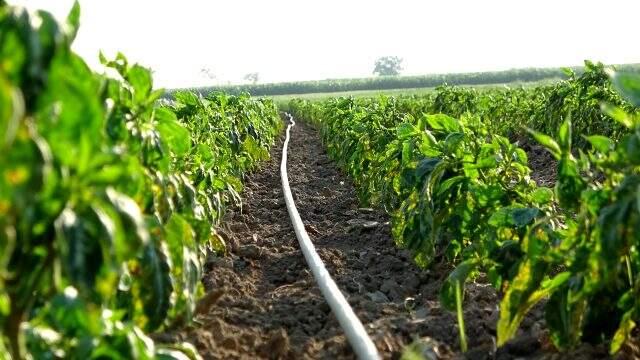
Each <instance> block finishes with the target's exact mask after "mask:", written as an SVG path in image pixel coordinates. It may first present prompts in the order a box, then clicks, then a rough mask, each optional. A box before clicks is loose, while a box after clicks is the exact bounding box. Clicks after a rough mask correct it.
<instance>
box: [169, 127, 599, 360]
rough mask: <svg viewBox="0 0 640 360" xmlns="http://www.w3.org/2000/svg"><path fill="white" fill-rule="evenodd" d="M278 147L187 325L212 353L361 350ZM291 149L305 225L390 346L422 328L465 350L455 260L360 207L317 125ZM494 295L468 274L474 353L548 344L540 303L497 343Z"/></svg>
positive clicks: (289, 354) (298, 130)
mask: <svg viewBox="0 0 640 360" xmlns="http://www.w3.org/2000/svg"><path fill="white" fill-rule="evenodd" d="M281 148H282V139H280V141H279V143H278V144H276V146H275V147H274V150H273V152H272V159H271V160H270V161H269V162H268V163H266V164H265V165H264V167H262V168H261V169H260V170H259V171H257V172H256V173H254V174H252V175H250V176H249V178H248V179H247V181H246V183H245V185H246V187H245V190H244V193H243V199H244V200H243V201H244V203H243V207H242V210H241V211H240V209H236V210H234V211H230V213H229V214H228V216H227V218H226V221H225V224H226V225H225V226H226V228H225V229H224V230H223V236H224V237H225V239H226V240H227V242H228V245H229V247H230V249H231V251H230V254H229V255H228V256H226V257H224V258H212V259H210V261H209V262H208V264H207V272H206V274H205V276H204V279H203V282H204V284H205V288H206V290H207V291H208V292H209V293H208V294H209V295H208V296H209V297H210V298H211V299H212V301H211V303H210V304H209V305H210V306H208V307H209V308H208V309H205V310H204V311H203V310H202V309H200V310H201V311H202V312H204V315H199V316H198V317H197V321H198V323H200V324H201V325H200V326H199V327H197V328H196V329H193V330H190V331H186V332H183V333H181V334H180V335H179V336H180V337H181V338H183V339H185V340H188V341H191V342H192V343H194V344H195V345H196V347H197V348H198V350H199V351H200V353H201V354H202V356H203V357H204V358H205V359H255V358H270V359H278V358H281V359H307V358H308V359H352V358H354V354H353V352H352V350H351V348H350V347H349V345H348V343H347V342H346V339H345V337H344V336H343V334H342V330H341V329H340V327H339V325H338V322H337V320H336V319H335V317H334V316H333V315H332V314H331V312H330V309H329V307H328V305H327V304H326V303H325V301H324V300H323V298H322V297H321V295H320V292H319V290H318V289H317V288H316V285H315V282H314V280H313V278H312V276H311V274H310V272H309V271H308V270H307V266H306V263H305V261H304V257H303V255H302V253H301V251H300V250H299V246H298V242H297V240H296V238H295V234H294V232H293V228H292V227H291V225H290V222H289V217H288V214H287V210H286V207H285V204H284V199H283V197H282V191H281V184H280V178H279V164H280V158H281V153H280V152H281ZM289 149H290V150H289V164H288V171H289V177H290V182H291V188H292V191H293V194H294V199H295V201H296V205H297V207H298V210H299V212H300V215H301V217H302V219H303V221H304V222H305V225H306V227H307V231H308V233H309V235H310V237H311V239H312V241H313V242H314V243H315V245H316V247H317V250H318V253H319V254H320V257H321V258H322V259H323V261H324V262H325V264H326V266H327V269H328V270H329V272H330V273H331V274H332V276H333V277H334V279H335V280H336V282H337V283H338V286H339V287H340V289H341V290H342V291H343V293H344V294H345V296H346V297H347V300H348V301H349V303H350V304H351V306H352V307H353V308H354V310H355V312H356V314H357V315H358V316H359V318H360V319H361V321H362V322H363V323H364V325H365V328H366V329H367V331H368V332H369V334H370V335H371V337H372V339H373V341H374V343H375V344H376V347H377V348H378V350H379V351H380V352H381V354H382V355H383V357H384V358H399V357H400V356H401V354H402V351H403V349H404V348H405V346H407V345H408V344H410V343H411V342H412V341H414V340H415V339H421V342H420V343H421V348H422V353H423V354H424V355H427V356H434V357H438V358H455V357H460V355H459V354H460V353H459V350H458V329H457V325H456V317H455V314H454V313H451V312H449V311H447V310H445V309H443V308H441V306H440V303H439V301H438V292H439V288H440V285H441V282H442V278H443V277H444V276H445V274H447V273H448V271H450V268H449V267H447V266H445V265H441V266H436V267H435V268H432V269H431V270H429V271H427V270H420V269H418V268H417V267H416V266H415V265H414V264H413V263H412V261H411V260H410V256H409V254H408V253H407V252H405V251H403V250H398V249H397V248H396V247H395V245H394V243H393V241H392V239H391V235H390V229H389V225H388V216H387V215H385V214H384V213H383V212H380V211H374V210H371V209H359V208H358V203H357V199H356V195H355V190H354V188H353V185H352V183H351V181H350V180H349V179H348V178H347V177H346V176H344V175H342V174H341V173H340V172H339V171H338V169H337V168H336V166H335V165H334V164H333V163H332V162H331V161H330V160H329V159H328V158H327V155H326V153H325V152H324V149H323V147H322V144H321V142H320V139H319V137H318V134H317V132H316V131H315V130H313V129H312V128H310V127H308V126H306V125H305V124H302V123H298V124H297V125H296V126H295V127H294V128H293V129H292V133H291V143H290V147H289ZM214 300H216V301H217V302H216V301H214ZM497 304H498V300H497V296H496V294H495V291H494V290H493V289H492V288H491V287H490V286H489V285H486V284H481V283H472V284H468V285H467V287H466V295H465V313H464V315H465V322H466V330H467V337H468V340H469V346H470V349H471V351H470V352H468V353H467V354H466V357H467V358H473V359H484V358H499V359H510V358H516V357H521V356H527V357H531V356H533V357H539V356H540V355H541V354H542V353H543V352H544V351H549V348H548V346H547V345H545V343H546V342H545V341H544V336H543V334H544V331H543V330H542V329H541V318H542V311H541V310H540V309H536V310H534V314H533V316H531V317H529V318H527V319H526V320H525V321H524V323H523V325H522V329H521V330H520V335H519V337H518V339H517V341H514V342H512V343H511V344H509V345H508V346H506V347H504V348H502V349H499V350H497V352H496V349H495V333H496V329H495V325H496V321H497V319H498V309H497ZM602 351H603V350H602V349H591V348H590V349H588V352H589V353H590V355H603V356H604V353H603V352H602ZM546 355H551V354H550V353H548V352H547V353H546ZM574 355H576V354H575V353H574ZM554 356H558V354H555V355H553V356H552V357H554ZM590 357H591V356H590ZM596 357H598V356H596Z"/></svg>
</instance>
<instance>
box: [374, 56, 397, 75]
mask: <svg viewBox="0 0 640 360" xmlns="http://www.w3.org/2000/svg"><path fill="white" fill-rule="evenodd" d="M400 71H402V58H399V57H397V56H383V57H380V58H378V60H376V63H375V67H374V68H373V73H374V74H378V75H380V76H394V75H400Z"/></svg>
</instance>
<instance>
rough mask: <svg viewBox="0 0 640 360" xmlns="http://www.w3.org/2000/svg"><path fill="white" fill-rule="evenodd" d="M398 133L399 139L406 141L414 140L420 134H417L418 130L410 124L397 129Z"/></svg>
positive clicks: (404, 124) (400, 125)
mask: <svg viewBox="0 0 640 360" xmlns="http://www.w3.org/2000/svg"><path fill="white" fill-rule="evenodd" d="M396 133H397V136H398V139H400V140H406V139H410V138H412V137H413V136H415V135H416V134H417V133H418V132H417V129H416V128H415V127H414V126H413V125H411V124H409V123H401V124H399V125H398V127H397V128H396Z"/></svg>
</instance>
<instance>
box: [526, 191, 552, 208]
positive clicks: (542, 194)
mask: <svg viewBox="0 0 640 360" xmlns="http://www.w3.org/2000/svg"><path fill="white" fill-rule="evenodd" d="M531 200H533V202H534V203H536V204H538V205H547V204H549V203H550V202H551V200H553V190H551V189H549V188H547V187H539V188H537V189H535V190H534V191H533V192H532V193H531Z"/></svg>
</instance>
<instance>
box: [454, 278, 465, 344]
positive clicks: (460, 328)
mask: <svg viewBox="0 0 640 360" xmlns="http://www.w3.org/2000/svg"><path fill="white" fill-rule="evenodd" d="M456 310H457V313H458V331H459V332H460V349H461V350H462V352H467V336H466V335H465V331H464V314H463V312H462V285H461V283H460V281H459V280H458V281H456Z"/></svg>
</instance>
